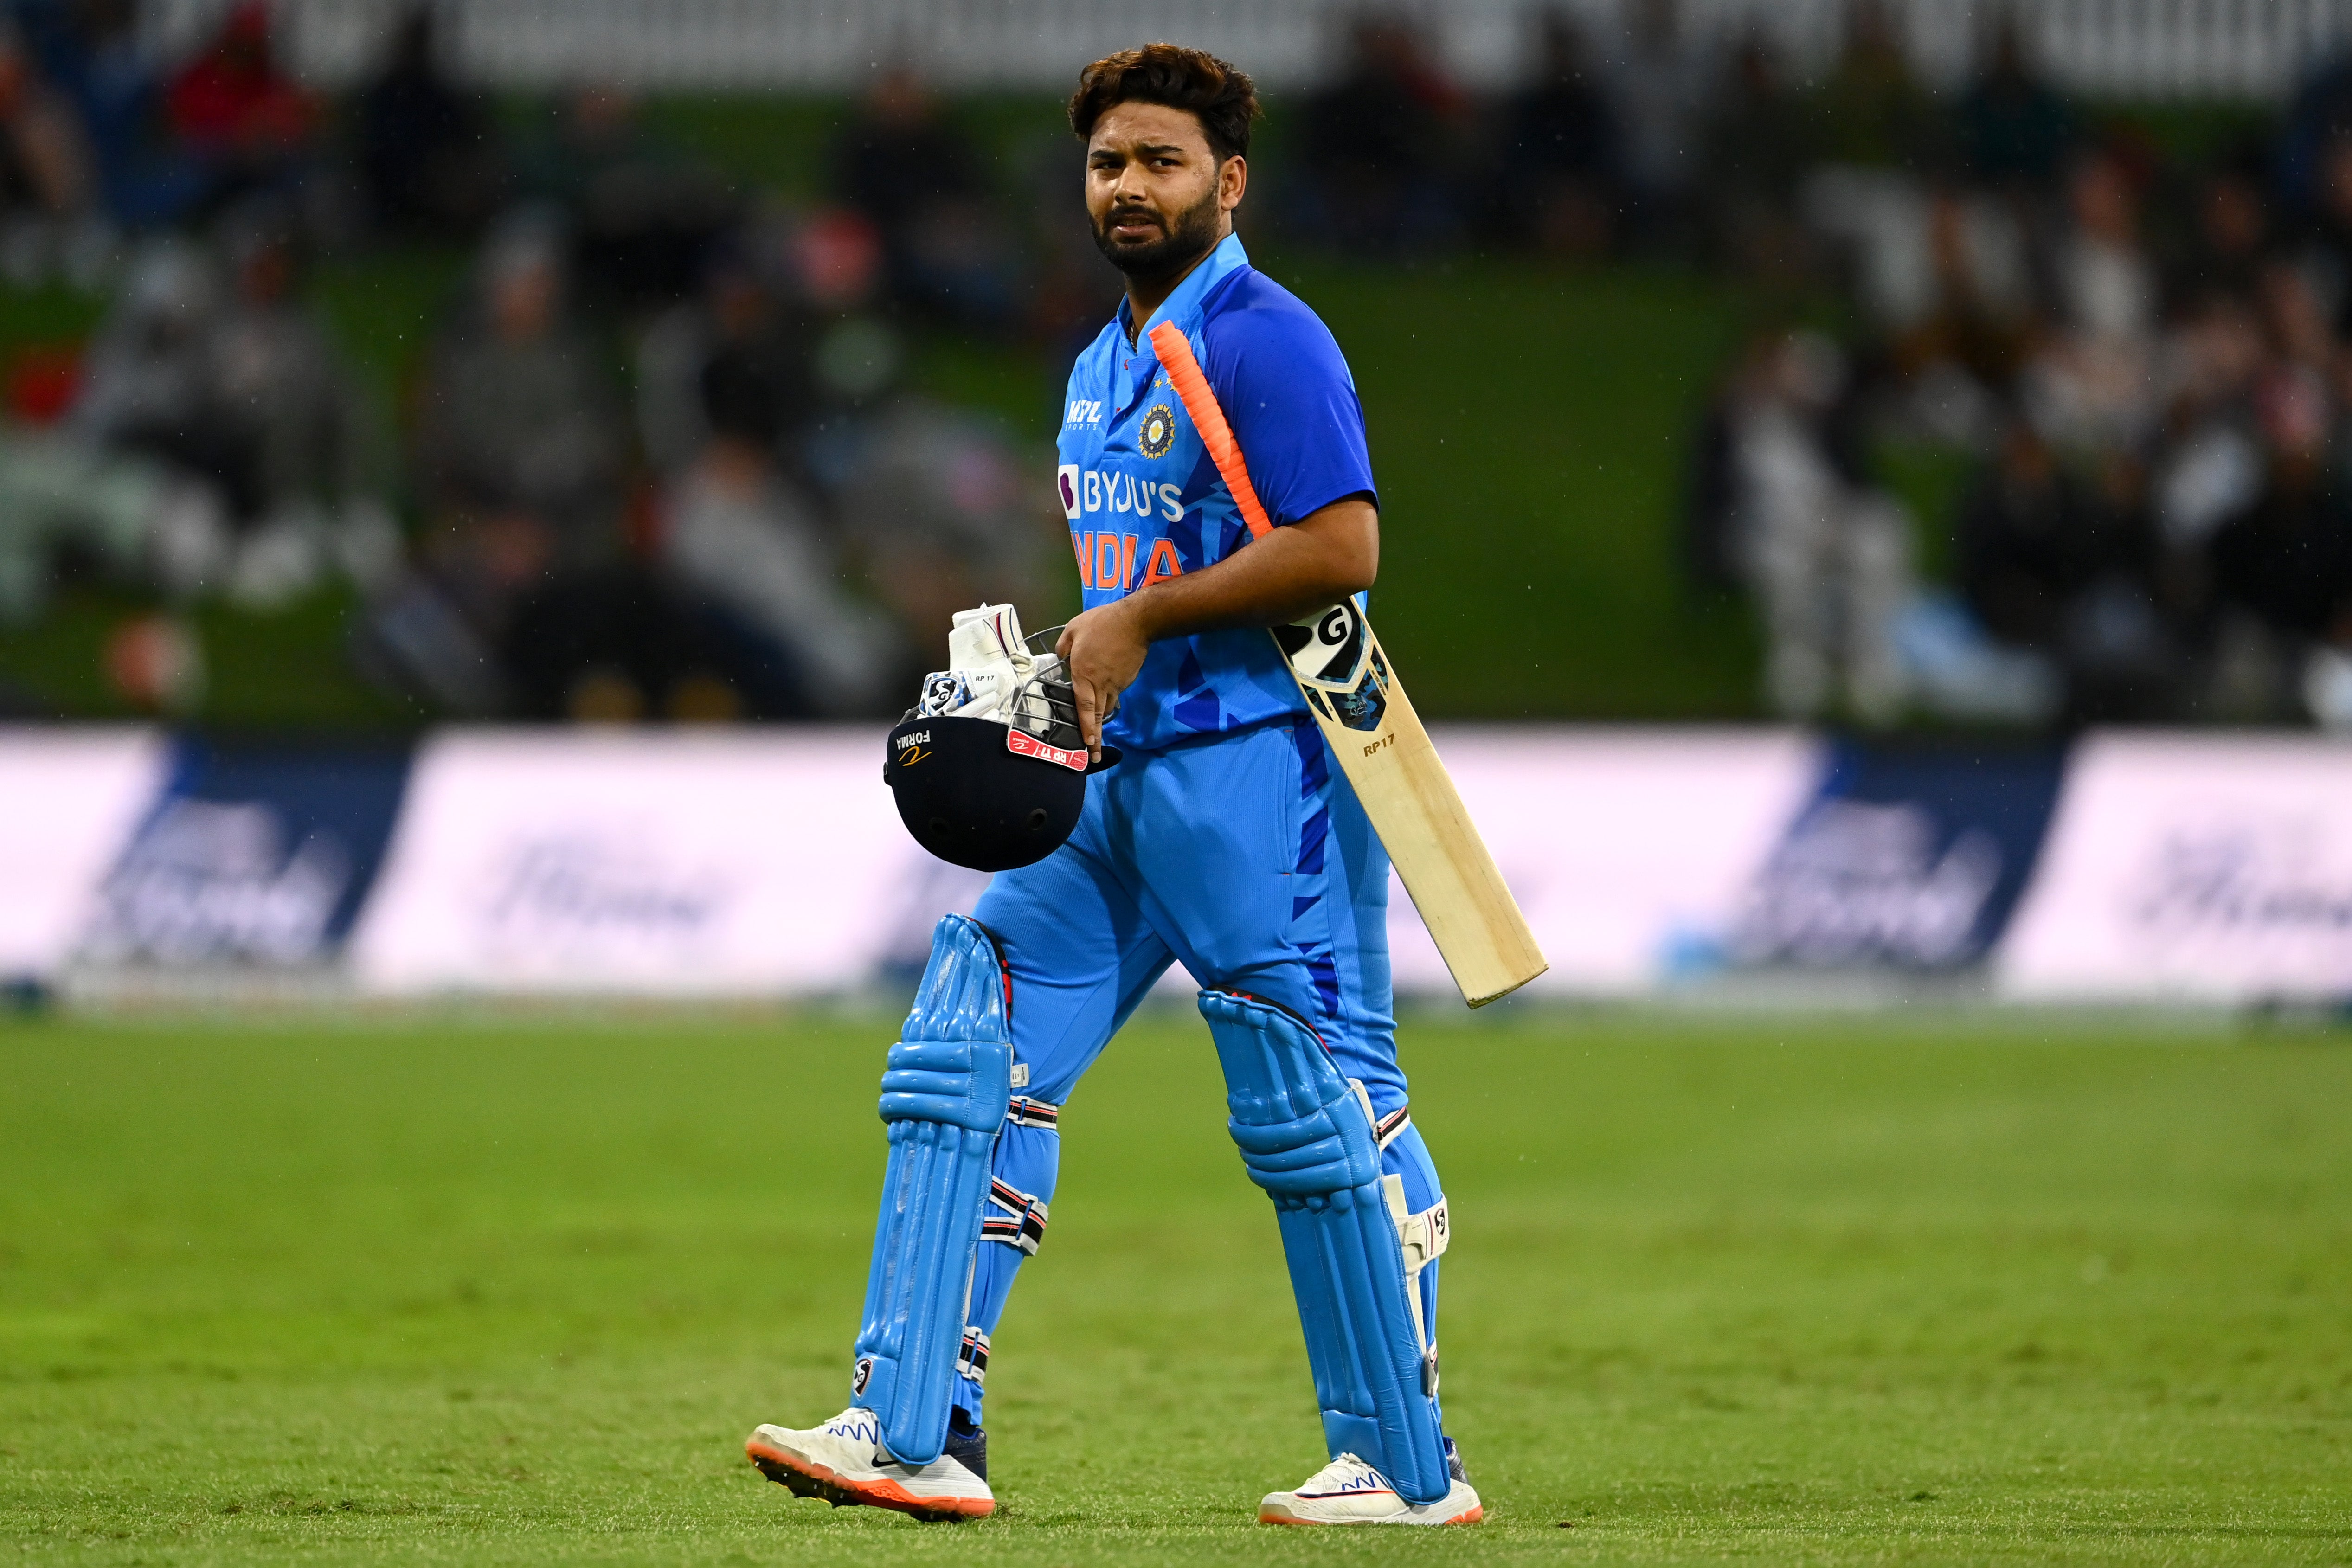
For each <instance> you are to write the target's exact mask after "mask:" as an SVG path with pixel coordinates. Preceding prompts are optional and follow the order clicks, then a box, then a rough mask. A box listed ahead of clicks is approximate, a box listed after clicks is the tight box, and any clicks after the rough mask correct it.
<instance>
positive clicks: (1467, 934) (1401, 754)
mask: <svg viewBox="0 0 2352 1568" xmlns="http://www.w3.org/2000/svg"><path fill="white" fill-rule="evenodd" d="M1275 640H1276V643H1277V644H1278V645H1279V646H1280V647H1281V648H1282V651H1283V654H1284V656H1285V658H1287V659H1288V661H1289V663H1290V668H1291V673H1292V674H1293V675H1294V676H1296V677H1297V679H1298V684H1299V688H1300V689H1301V690H1302V691H1303V692H1305V694H1306V697H1307V707H1308V709H1309V710H1312V711H1313V713H1314V715H1315V723H1316V726H1317V727H1318V729H1320V730H1321V731H1322V732H1323V739H1324V741H1325V742H1326V743H1327V744H1328V745H1329V746H1330V748H1331V750H1332V752H1334V753H1335V754H1336V755H1337V756H1338V757H1339V770H1340V772H1342V773H1345V774H1347V776H1348V782H1349V784H1351V785H1353V786H1354V787H1355V791H1356V798H1357V799H1358V800H1359V801H1360V802H1362V803H1363V807H1364V815H1365V816H1368V817H1370V819H1371V824H1372V827H1373V829H1374V830H1375V831H1376V832H1378V833H1379V834H1380V836H1381V846H1382V847H1384V848H1386V849H1387V850H1388V852H1389V860H1390V862H1391V864H1393V865H1394V866H1395V867H1396V870H1397V876H1398V878H1399V879H1400V880H1402V882H1403V883H1404V888H1405V891H1406V892H1408V893H1410V894H1412V902H1413V907H1414V908H1415V909H1417V910H1420V911H1421V918H1422V922H1423V924H1424V925H1426V926H1428V927H1429V934H1430V936H1431V938H1432V939H1433V941H1434V942H1436V943H1437V951H1438V952H1439V953H1440V954H1441V955H1442V956H1443V957H1444V960H1445V967H1446V968H1447V969H1448V970H1449V971H1451V972H1452V973H1453V975H1454V984H1455V985H1456V986H1458V987H1460V988H1461V992H1462V999H1463V1000H1464V1001H1465V1002H1467V1003H1468V1004H1470V1005H1471V1006H1473V1007H1483V1006H1485V1005H1486V1004H1487V1003H1489V1002H1492V1001H1494V1000H1495V999H1496V997H1498V996H1507V995H1508V994H1510V993H1512V992H1514V991H1516V990H1517V989H1518V988H1519V987H1520V986H1522V985H1525V984H1527V983H1528V981H1530V980H1533V979H1534V978H1535V977H1536V976H1537V975H1538V974H1541V973H1543V972H1544V971H1545V970H1546V969H1548V968H1549V967H1550V965H1549V963H1546V962H1545V960H1544V955H1543V952H1542V950H1541V949H1540V948H1538V947H1537V945H1536V939H1535V933H1534V932H1533V931H1529V930H1528V922H1527V917H1526V916H1524V915H1522V914H1521V913H1520V912H1519V905H1518V900H1516V899H1514V898H1512V897H1511V889H1510V888H1509V887H1508V886H1507V884H1506V883H1505V882H1504V880H1503V874H1502V872H1501V871H1500V870H1498V869H1497V868H1496V865H1495V858H1494V856H1492V855H1491V854H1489V853H1487V850H1486V840H1485V839H1483V838H1481V837H1478V829H1477V827H1476V826H1475V825H1474V824H1473V823H1472V822H1471V820H1470V813H1469V811H1468V810H1467V809H1466V808H1465V806H1464V805H1463V804H1462V796H1461V795H1460V793H1459V792H1458V791H1456V790H1455V789H1454V780H1453V777H1452V775H1450V774H1448V773H1446V771H1445V764H1444V762H1442V761H1441V760H1440V759H1439V757H1438V755H1437V748H1436V747H1435V746H1434V745H1433V744H1432V743H1431V742H1430V739H1429V731H1427V730H1426V729H1424V728H1423V725H1422V722H1421V715H1420V714H1418V713H1416V712H1414V711H1413V707H1412V699H1411V698H1409V697H1407V696H1406V695H1405V691H1404V688H1403V686H1402V684H1400V683H1399V682H1398V681H1397V679H1396V677H1395V675H1394V673H1393V671H1391V668H1390V667H1389V663H1388V658H1387V656H1386V655H1385V654H1384V653H1382V652H1381V645H1380V640H1379V639H1378V638H1377V637H1373V636H1372V632H1371V627H1370V625H1369V624H1367V623H1366V621H1365V620H1364V617H1363V616H1362V615H1361V613H1360V612H1358V611H1357V610H1356V609H1355V608H1354V606H1353V605H1335V606H1333V608H1332V609H1330V610H1328V611H1326V612H1325V613H1324V614H1323V615H1322V616H1316V617H1312V618H1310V619H1309V620H1306V621H1301V622H1298V623H1297V624H1296V625H1294V626H1281V627H1277V628H1276V632H1275Z"/></svg>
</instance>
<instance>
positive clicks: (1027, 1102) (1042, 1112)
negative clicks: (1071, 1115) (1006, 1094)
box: [1004, 1094, 1062, 1131]
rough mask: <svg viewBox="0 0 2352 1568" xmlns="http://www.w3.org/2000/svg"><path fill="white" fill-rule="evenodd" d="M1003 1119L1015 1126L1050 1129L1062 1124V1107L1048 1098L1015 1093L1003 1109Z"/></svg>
mask: <svg viewBox="0 0 2352 1568" xmlns="http://www.w3.org/2000/svg"><path fill="white" fill-rule="evenodd" d="M1004 1120H1005V1121H1008V1122H1010V1123H1012V1124H1013V1126H1015V1127H1043V1128H1045V1129H1046V1130H1047V1131H1053V1130H1055V1129H1057V1128H1059V1127H1060V1126H1061V1125H1062V1108H1061V1107H1060V1106H1058V1105H1055V1104H1053V1103H1052V1102H1050V1101H1048V1100H1036V1099H1033V1098H1032V1097H1030V1096H1028V1095H1025V1094H1016V1095H1014V1096H1013V1103H1012V1104H1011V1105H1010V1106H1009V1107H1007V1108H1006V1110H1005V1112H1004Z"/></svg>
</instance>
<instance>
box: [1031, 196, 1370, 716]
mask: <svg viewBox="0 0 2352 1568" xmlns="http://www.w3.org/2000/svg"><path fill="white" fill-rule="evenodd" d="M1161 321H1173V322H1175V323H1176V325H1177V326H1178V327H1179V328H1180V329H1181V331H1183V333H1184V335H1185V337H1186V338H1187V339H1189V340H1190V341H1191V342H1192V353H1193V354H1194V356H1195V357H1196V358H1198V359H1199V360H1200V362H1201V367H1202V370H1203V371H1205V372H1206V373H1207V374H1208V378H1209V384H1210V386H1211V387H1212V388H1213V389H1214V390H1215V392H1216V395H1217V402H1218V403H1219V404H1220V405H1222V406H1223V408H1224V411H1225V418H1226V420H1227V421H1228V422H1229V423H1230V424H1231V425H1232V426H1233V429H1234V439H1235V440H1236V441H1238V442H1239V443H1240V445H1241V449H1242V455H1243V457H1244V459H1245V460H1246V461H1247V462H1248V464H1249V472H1250V482H1251V483H1252V485H1254V486H1255V489H1256V490H1257V494H1258V499H1259V500H1261V501H1263V502H1264V503H1265V510H1266V515H1267V516H1268V517H1269V518H1271V519H1272V520H1273V521H1274V523H1275V525H1276V527H1281V526H1285V525H1287V524H1289V523H1294V522H1297V521H1299V520H1300V519H1301V518H1304V517H1307V516H1309V515H1311V514H1313V513H1314V512H1316V511H1318V510H1321V509H1322V508H1324V507H1327V506H1328V505H1330V504H1331V503H1332V502H1333V501H1337V500H1346V499H1347V498H1349V497H1350V496H1365V497H1371V496H1373V494H1374V491H1373V489H1372V467H1371V458H1370V455H1369V453H1368V452H1367V451H1366V448H1365V443H1364V411H1363V405H1361V404H1360V402H1358V400H1357V397H1356V383H1355V378H1354V377H1353V376H1351V375H1349V373H1348V362H1347V361H1346V360H1345V359H1343V358H1341V357H1340V353H1339V344H1338V343H1337V342H1334V341H1333V339H1332V336H1331V333H1330V331H1329V329H1328V328H1327V327H1325V326H1324V325H1323V323H1322V321H1320V320H1318V318H1317V317H1316V315H1315V312H1313V311H1312V310H1308V309H1307V307H1306V305H1305V304H1303V303H1301V302H1300V300H1299V299H1298V297H1297V295H1295V294H1293V293H1291V292H1290V291H1289V290H1288V289H1285V288H1283V287H1282V286H1281V285H1280V284H1278V283H1276V282H1275V281H1273V280H1272V279H1269V278H1267V277H1266V276H1265V274H1264V273H1261V272H1259V271H1258V270H1257V269H1256V268H1254V267H1252V266H1251V265H1250V263H1249V256H1248V254H1247V253H1246V252H1245V251H1244V250H1243V249H1242V242H1241V237H1240V236H1239V235H1232V236H1228V237H1226V238H1225V240H1224V241H1223V243H1222V244H1220V245H1219V246H1218V247H1217V248H1216V249H1215V250H1213V251H1212V252H1211V253H1210V254H1209V257H1208V258H1207V259H1206V260H1204V261H1202V263H1201V264H1200V266H1198V267H1196V268H1193V269H1192V273H1191V274H1190V275H1189V276H1188V277H1186V278H1185V279H1184V281H1183V282H1182V283H1181V284H1179V285H1178V286H1177V288H1176V289H1175V291H1174V292H1173V293H1171V294H1170V295H1169V297H1168V298H1167V300H1164V301H1163V302H1162V303H1161V304H1160V308H1159V309H1158V310H1155V311H1153V312H1152V315H1151V319H1150V321H1146V322H1144V323H1143V326H1142V329H1141V330H1140V331H1138V332H1137V334H1136V336H1135V339H1134V341H1133V342H1129V338H1128V327H1129V313H1128V308H1127V304H1126V302H1125V301H1124V300H1122V301H1121V302H1120V304H1119V308H1118V319H1117V320H1115V321H1112V322H1111V323H1110V324H1109V325H1108V326H1107V327H1105V328H1104V329H1103V331H1102V335H1101V336H1100V337H1097V339H1096V340H1095V341H1094V342H1093V343H1091V344H1090V345H1088V347H1087V350H1086V352H1085V353H1081V354H1080V355H1079V356H1078V362H1077V363H1076V366H1075V367H1073V368H1072V370H1071V372H1070V386H1069V399H1068V405H1067V406H1066V409H1065V411H1064V416H1063V423H1062V437H1061V441H1060V451H1061V468H1060V472H1059V473H1058V475H1057V476H1056V489H1058V490H1059V492H1060V495H1061V498H1062V510H1063V512H1064V514H1065V515H1066V517H1067V518H1068V519H1069V524H1070V548H1071V550H1072V551H1073V552H1075V554H1076V557H1077V565H1078V581H1079V583H1080V584H1081V585H1082V586H1083V587H1084V589H1085V597H1086V607H1087V608H1088V609H1090V610H1091V609H1095V608H1097V607H1098V606H1100V605H1108V604H1110V603H1111V602H1113V601H1114V600H1117V599H1118V598H1121V597H1123V596H1125V595H1128V594H1130V593H1133V592H1135V591H1136V590H1137V589H1139V588H1142V587H1146V586H1149V585H1150V584H1154V583H1159V582H1161V581H1164V580H1165V579H1168V578H1171V577H1176V576H1181V574H1184V573H1187V572H1198V571H1200V570H1201V569H1202V567H1204V566H1210V565H1213V564H1215V563H1217V562H1219V561H1222V560H1223V559H1224V558H1225V557H1226V556H1228V555H1230V554H1232V553H1233V552H1234V551H1236V550H1239V549H1241V548H1243V547H1244V546H1245V545H1247V544H1248V543H1249V542H1250V532H1249V528H1248V525H1247V524H1245V523H1244V521H1242V517H1241V512H1240V509H1239V508H1238V507H1236V506H1235V505H1234V498H1233V495H1232V493H1231V492H1230V491H1228V490H1227V489H1225V485H1224V481H1223V479H1220V478H1219V477H1218V474H1217V468H1216V464H1215V463H1214V462H1213V461H1212V460H1211V459H1210V457H1209V454H1208V452H1207V450H1206V449H1205V448H1204V447H1202V444H1201V437H1200V436H1199V434H1198V433H1197V432H1195V431H1194V430H1193V428H1192V420H1191V419H1190V418H1189V417H1188V416H1186V415H1185V413H1184V404H1183V400H1182V399H1181V398H1180V397H1178V396H1177V395H1176V389H1175V388H1174V387H1172V386H1171V385H1170V384H1169V382H1168V373H1167V372H1166V371H1164V370H1162V369H1161V368H1160V362H1159V359H1158V358H1157V357H1156V356H1155V355H1154V354H1153V353H1152V351H1151V341H1150V330H1151V328H1152V327H1154V326H1156V325H1158V324H1159V323H1160V322H1161ZM1306 711H1307V710H1306V707H1305V705H1304V704H1303V703H1302V702H1301V701H1300V700H1299V696H1298V688H1297V684H1296V683H1295V682H1294V681H1293V680H1292V679H1291V678H1290V674H1289V672H1288V671H1287V670H1286V669H1285V668H1283V665H1282V661H1281V659H1280V658H1278V657H1277V656H1276V651H1275V647H1274V639H1273V638H1271V637H1267V636H1266V634H1265V631H1264V630H1263V629H1261V628H1258V627H1255V626H1245V627H1237V628H1234V629H1232V630H1228V631H1216V632H1202V633H1201V634H1200V635H1198V636H1196V637H1181V638H1171V639H1170V640H1168V641H1166V642H1160V643H1154V644H1153V645H1152V646H1151V649H1150V653H1149V654H1148V655H1147V656H1146V657H1145V658H1144V661H1143V669H1142V672H1141V673H1140V674H1139V675H1138V676H1137V677H1136V679H1135V683H1134V684H1133V685H1131V686H1129V688H1128V689H1127V690H1126V691H1125V692H1123V693H1122V694H1121V695H1120V697H1119V706H1118V713H1116V714H1115V715H1113V717H1112V719H1111V721H1110V722H1109V723H1108V724H1106V725H1105V726H1104V727H1103V738H1104V740H1106V741H1107V742H1110V743H1111V744H1113V745H1116V746H1118V747H1120V748H1122V749H1124V750H1130V751H1145V752H1150V751H1159V750H1162V749H1165V748H1166V747H1168V746H1171V745H1173V744H1175V743H1176V742H1180V741H1182V740H1184V739H1186V738H1188V737H1191V736H1197V735H1213V734H1221V733H1223V732H1225V731H1234V730H1244V729H1248V728H1251V727H1253V726H1255V725H1258V724H1263V723H1265V722H1267V721H1270V720H1276V719H1283V718H1286V717H1288V716H1290V715H1293V714H1297V715H1301V716H1303V715H1305V713H1306Z"/></svg>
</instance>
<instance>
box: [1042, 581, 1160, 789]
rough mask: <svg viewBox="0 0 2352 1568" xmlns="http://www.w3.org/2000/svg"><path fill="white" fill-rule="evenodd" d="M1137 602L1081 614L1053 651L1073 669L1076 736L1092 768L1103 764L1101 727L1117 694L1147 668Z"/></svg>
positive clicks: (1146, 648) (1147, 642) (1064, 630)
mask: <svg viewBox="0 0 2352 1568" xmlns="http://www.w3.org/2000/svg"><path fill="white" fill-rule="evenodd" d="M1135 603H1136V601H1135V600H1134V599H1133V598H1131V597H1130V598H1125V599H1120V600H1118V601H1116V602H1114V603H1112V604H1108V605H1103V606H1102V607H1101V608H1099V609H1094V610H1087V611H1084V612H1082V613H1081V614H1080V615H1079V616H1077V618H1076V619H1075V620H1073V621H1071V622H1070V624H1069V625H1068V626H1065V627H1064V628H1062V640H1061V641H1060V642H1058V643H1056V644H1055V645H1054V651H1055V653H1058V654H1060V655H1061V656H1062V661H1063V663H1064V664H1066V665H1067V666H1068V667H1069V671H1070V692H1071V695H1072V696H1073V697H1074V698H1075V699H1076V702H1077V708H1078V733H1079V735H1080V736H1081V737H1083V738H1084V740H1085V742H1086V746H1087V761H1089V762H1095V763H1099V762H1101V761H1102V727H1103V721H1105V720H1107V719H1108V718H1109V717H1110V716H1111V715H1112V714H1114V713H1116V712H1118V694H1119V693H1120V692H1122V691H1124V690H1126V689H1127V688H1128V684H1129V682H1130V681H1132V680H1134V679H1135V677H1136V675H1137V673H1138V672H1139V671H1140V670H1141V669H1142V668H1143V656H1144V654H1145V653H1146V652H1147V651H1149V650H1150V647H1151V641H1150V637H1147V636H1145V634H1144V629H1143V622H1142V617H1141V616H1139V615H1137V614H1136V613H1135V609H1134V605H1135Z"/></svg>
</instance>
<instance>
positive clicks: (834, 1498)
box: [743, 1437, 996, 1522]
mask: <svg viewBox="0 0 2352 1568" xmlns="http://www.w3.org/2000/svg"><path fill="white" fill-rule="evenodd" d="M743 1452H744V1453H746V1454H748V1455H750V1456H751V1462H752V1463H753V1464H754V1465H757V1466H758V1467H760V1473H761V1475H763V1476H765V1477H767V1478H768V1479H770V1480H772V1481H773V1482H775V1483H776V1484H777V1485H778V1486H780V1487H782V1488H783V1489H785V1490H786V1491H788V1492H791V1493H792V1494H793V1496H794V1497H813V1498H823V1499H824V1500H825V1501H827V1502H829V1503H831V1504H832V1505H833V1506H834V1507H835V1508H854V1507H859V1506H863V1507H866V1508H887V1509H889V1510H893V1511H895V1512H898V1513H905V1514H912V1515H913V1516H914V1517H915V1518H917V1519H921V1520H929V1521H934V1522H939V1521H949V1520H958V1519H985V1518H987V1517H988V1516H989V1515H990V1514H992V1513H994V1512H995V1511H996V1501H995V1500H994V1499H993V1498H961V1497H917V1496H916V1495H915V1494H914V1493H912V1492H910V1491H908V1489H906V1488H905V1487H902V1486H900V1485H899V1484H898V1482H896V1481H892V1480H880V1481H852V1480H845V1479H843V1478H842V1477H841V1476H840V1475H839V1474H837V1473H836V1472H835V1471H832V1470H828V1469H826V1468H824V1466H823V1465H813V1464H810V1463H809V1462H808V1461H807V1460H805V1459H799V1458H793V1456H791V1455H789V1454H786V1453H783V1452H782V1451H781V1450H779V1449H775V1448H771V1447H768V1446H767V1445H766V1444H764V1443H762V1442H761V1441H760V1440H759V1439H758V1438H756V1437H754V1438H752V1439H751V1440H750V1441H749V1442H746V1443H745V1444H744V1445H743Z"/></svg>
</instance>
